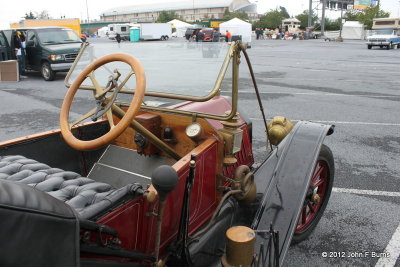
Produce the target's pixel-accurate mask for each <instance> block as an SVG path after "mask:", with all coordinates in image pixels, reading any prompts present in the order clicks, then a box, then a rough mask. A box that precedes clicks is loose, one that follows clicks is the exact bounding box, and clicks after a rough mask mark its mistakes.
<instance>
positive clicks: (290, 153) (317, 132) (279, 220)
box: [251, 121, 334, 263]
mask: <svg viewBox="0 0 400 267" xmlns="http://www.w3.org/2000/svg"><path fill="white" fill-rule="evenodd" d="M333 130H334V126H332V125H324V124H319V123H312V122H304V121H300V122H298V123H297V124H296V125H295V127H294V128H293V130H292V131H291V132H290V133H289V134H288V136H286V137H285V139H283V140H282V142H281V143H280V144H279V145H278V146H277V147H276V148H275V149H274V150H273V152H272V153H271V154H270V156H269V157H268V158H267V159H266V160H265V161H264V162H263V163H262V164H261V166H260V167H259V168H257V170H256V171H255V172H254V178H255V182H256V184H257V195H258V196H259V198H258V201H259V205H258V209H257V212H256V215H255V217H254V219H253V222H252V226H251V227H252V228H253V229H254V230H268V229H270V226H271V225H272V227H273V229H274V230H276V231H279V253H280V261H282V260H283V259H284V256H285V254H286V251H287V249H288V247H289V245H290V242H291V239H292V236H293V233H294V230H295V227H296V224H297V218H298V216H299V214H300V211H301V207H302V205H303V202H304V198H305V195H306V192H307V189H308V185H309V182H310V179H311V176H312V174H313V171H314V166H315V162H316V160H317V158H318V155H319V151H320V149H321V146H322V143H323V141H324V139H325V136H327V135H330V134H332V133H333ZM264 238H265V235H257V247H256V251H255V252H256V253H257V252H258V251H257V249H258V247H259V245H260V244H261V243H263V242H264V241H265V239H264ZM280 263H282V262H280Z"/></svg>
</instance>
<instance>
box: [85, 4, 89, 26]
mask: <svg viewBox="0 0 400 267" xmlns="http://www.w3.org/2000/svg"><path fill="white" fill-rule="evenodd" d="M86 15H87V23H89V7H88V4H87V0H86Z"/></svg>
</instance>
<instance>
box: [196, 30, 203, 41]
mask: <svg viewBox="0 0 400 267" xmlns="http://www.w3.org/2000/svg"><path fill="white" fill-rule="evenodd" d="M196 37H197V38H196V40H197V42H203V40H204V32H203V30H200V31H199V32H198V33H197V36H196Z"/></svg>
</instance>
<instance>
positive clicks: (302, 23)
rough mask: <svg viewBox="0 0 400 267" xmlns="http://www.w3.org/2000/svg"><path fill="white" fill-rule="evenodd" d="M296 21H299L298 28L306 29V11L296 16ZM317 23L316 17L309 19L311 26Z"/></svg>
mask: <svg viewBox="0 0 400 267" xmlns="http://www.w3.org/2000/svg"><path fill="white" fill-rule="evenodd" d="M296 19H298V20H300V28H301V29H303V30H304V29H305V28H306V27H308V10H304V11H303V13H301V14H299V15H297V16H296ZM317 21H318V16H316V15H314V16H312V18H311V26H312V25H314V24H315V23H316V22H317Z"/></svg>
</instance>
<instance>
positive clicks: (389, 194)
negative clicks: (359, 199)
mask: <svg viewBox="0 0 400 267" xmlns="http://www.w3.org/2000/svg"><path fill="white" fill-rule="evenodd" d="M332 191H333V192H337V193H347V194H357V195H370V196H386V197H400V192H392V191H376V190H362V189H352V188H339V187H334V188H333V189H332Z"/></svg>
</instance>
